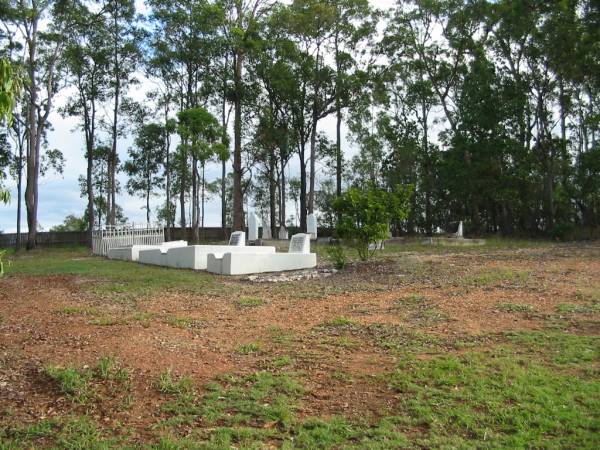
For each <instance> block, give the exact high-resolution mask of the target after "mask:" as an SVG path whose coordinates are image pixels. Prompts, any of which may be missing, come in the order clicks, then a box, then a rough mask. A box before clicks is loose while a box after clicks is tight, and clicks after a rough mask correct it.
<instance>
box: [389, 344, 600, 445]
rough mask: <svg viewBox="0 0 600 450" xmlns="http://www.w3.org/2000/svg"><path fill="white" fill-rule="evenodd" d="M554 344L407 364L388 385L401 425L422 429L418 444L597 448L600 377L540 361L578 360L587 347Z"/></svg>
mask: <svg viewBox="0 0 600 450" xmlns="http://www.w3.org/2000/svg"><path fill="white" fill-rule="evenodd" d="M553 337H554V338H555V340H550V341H548V340H547V339H548V338H549V336H543V335H534V334H531V335H516V336H514V342H515V343H516V342H518V343H519V345H508V346H504V347H500V348H499V349H498V350H497V351H496V350H494V351H492V352H491V353H466V354H462V355H458V356H456V355H448V356H438V357H435V358H433V359H431V360H416V359H407V360H405V361H404V363H403V364H402V365H401V366H400V367H399V368H398V369H397V371H396V372H394V373H393V374H391V375H390V376H389V378H388V383H389V386H390V387H391V388H393V389H394V390H396V391H397V392H398V393H399V396H400V398H401V400H400V404H399V412H400V413H401V416H402V417H404V419H403V422H404V426H405V427H409V428H410V427H414V428H418V429H420V430H422V431H421V432H420V433H419V436H418V437H417V438H416V440H415V442H414V444H416V445H417V446H424V447H428V448H439V447H447V448H472V447H481V446H484V447H489V448H525V447H527V448H590V449H591V448H596V447H597V445H598V443H599V442H600V438H599V434H598V433H599V431H600V382H599V381H598V378H597V377H596V378H590V379H583V378H579V377H575V376H573V375H572V374H568V373H561V372H560V371H557V370H556V368H555V367H552V366H549V365H545V364H544V357H543V358H541V359H540V360H538V357H537V356H536V353H538V354H539V351H540V350H544V351H545V352H544V353H543V354H544V356H545V357H549V359H550V360H552V359H553V357H552V354H554V353H555V352H556V353H559V352H560V351H561V350H562V351H566V352H567V353H569V354H570V355H572V356H574V355H575V354H578V353H579V351H581V350H582V348H581V346H582V345H583V347H586V346H587V344H585V343H583V344H582V343H581V342H579V340H578V339H576V338H575V339H572V338H571V337H569V336H564V335H554V336H553ZM544 339H546V341H545V343H543V342H542V340H544ZM583 341H585V339H583ZM522 343H529V344H530V345H529V346H526V347H525V350H526V351H528V352H531V353H528V355H527V357H526V358H525V357H519V356H517V355H515V350H518V351H520V352H522V351H523V348H522V347H520V345H521V344H522ZM532 344H535V345H532ZM557 344H558V345H557ZM584 353H585V352H584ZM588 356H590V357H591V356H592V355H591V354H589V355H588ZM567 359H570V358H567ZM484 442H487V445H484V444H483V443H484Z"/></svg>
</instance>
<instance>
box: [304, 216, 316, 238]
mask: <svg viewBox="0 0 600 450" xmlns="http://www.w3.org/2000/svg"><path fill="white" fill-rule="evenodd" d="M306 232H307V233H308V234H309V235H310V238H311V239H313V240H315V239H317V217H316V216H315V215H314V214H309V215H308V216H306Z"/></svg>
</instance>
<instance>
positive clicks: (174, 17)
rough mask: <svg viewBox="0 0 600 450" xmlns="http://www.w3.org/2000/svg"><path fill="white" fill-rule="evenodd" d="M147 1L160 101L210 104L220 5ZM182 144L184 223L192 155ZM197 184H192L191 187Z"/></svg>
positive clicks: (178, 106) (181, 106) (198, 0)
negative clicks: (160, 90)
mask: <svg viewBox="0 0 600 450" xmlns="http://www.w3.org/2000/svg"><path fill="white" fill-rule="evenodd" d="M149 5H150V7H151V16H150V20H151V24H152V26H153V33H152V36H151V39H150V48H151V49H152V54H151V56H150V58H149V60H148V63H147V66H148V72H149V73H150V74H151V75H152V76H153V77H155V78H157V79H158V80H160V82H161V83H162V84H163V86H164V87H163V88H162V89H163V91H164V92H165V94H167V93H168V95H169V102H167V101H166V98H165V99H163V101H162V102H163V104H164V107H168V105H169V104H170V103H171V104H172V105H173V107H174V109H175V110H176V111H183V110H185V109H190V108H196V107H198V106H207V105H208V103H209V101H210V100H211V96H212V95H213V88H214V86H215V84H216V83H217V80H216V79H217V78H218V73H219V72H218V69H219V66H218V64H216V63H215V61H217V60H218V59H219V57H220V53H219V52H220V51H221V49H222V47H223V43H222V41H223V39H222V37H220V36H219V34H218V31H219V30H220V27H222V25H223V21H224V12H223V8H222V6H221V5H220V4H217V3H211V2H209V1H206V0H178V1H175V2H171V1H164V0H150V1H149ZM167 115H168V114H167ZM167 115H166V116H165V120H166V117H167ZM224 134H225V133H224ZM223 139H224V137H223ZM183 144H184V145H180V146H179V147H178V150H177V151H178V153H179V154H178V156H177V163H178V164H177V165H174V166H173V167H172V168H173V169H174V170H177V171H178V172H179V173H176V174H174V175H175V176H176V178H177V183H176V185H177V187H178V190H179V203H180V205H179V207H180V216H181V219H180V223H181V226H182V227H185V224H186V216H185V201H186V193H187V191H188V189H189V184H190V180H189V179H188V177H187V172H188V170H187V160H188V159H189V158H190V156H191V155H190V154H188V153H186V152H187V150H188V148H189V146H188V145H187V143H183ZM192 176H193V173H192ZM195 181H196V178H194V180H193V183H195ZM196 188H197V186H196V185H195V184H194V185H193V186H192V190H194V189H196ZM194 210H195V209H194Z"/></svg>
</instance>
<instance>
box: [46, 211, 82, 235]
mask: <svg viewBox="0 0 600 450" xmlns="http://www.w3.org/2000/svg"><path fill="white" fill-rule="evenodd" d="M87 228H88V222H87V218H86V217H77V216H75V215H73V214H69V215H68V216H67V217H65V220H64V221H63V223H62V224H61V225H56V226H54V227H52V228H50V231H59V232H60V231H85V230H87Z"/></svg>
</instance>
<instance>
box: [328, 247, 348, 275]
mask: <svg viewBox="0 0 600 450" xmlns="http://www.w3.org/2000/svg"><path fill="white" fill-rule="evenodd" d="M327 254H328V255H329V258H330V259H331V260H332V261H333V265H334V266H335V268H336V269H343V268H344V267H346V264H348V258H347V257H346V253H345V252H344V248H343V247H342V246H341V245H332V246H331V247H327Z"/></svg>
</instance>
